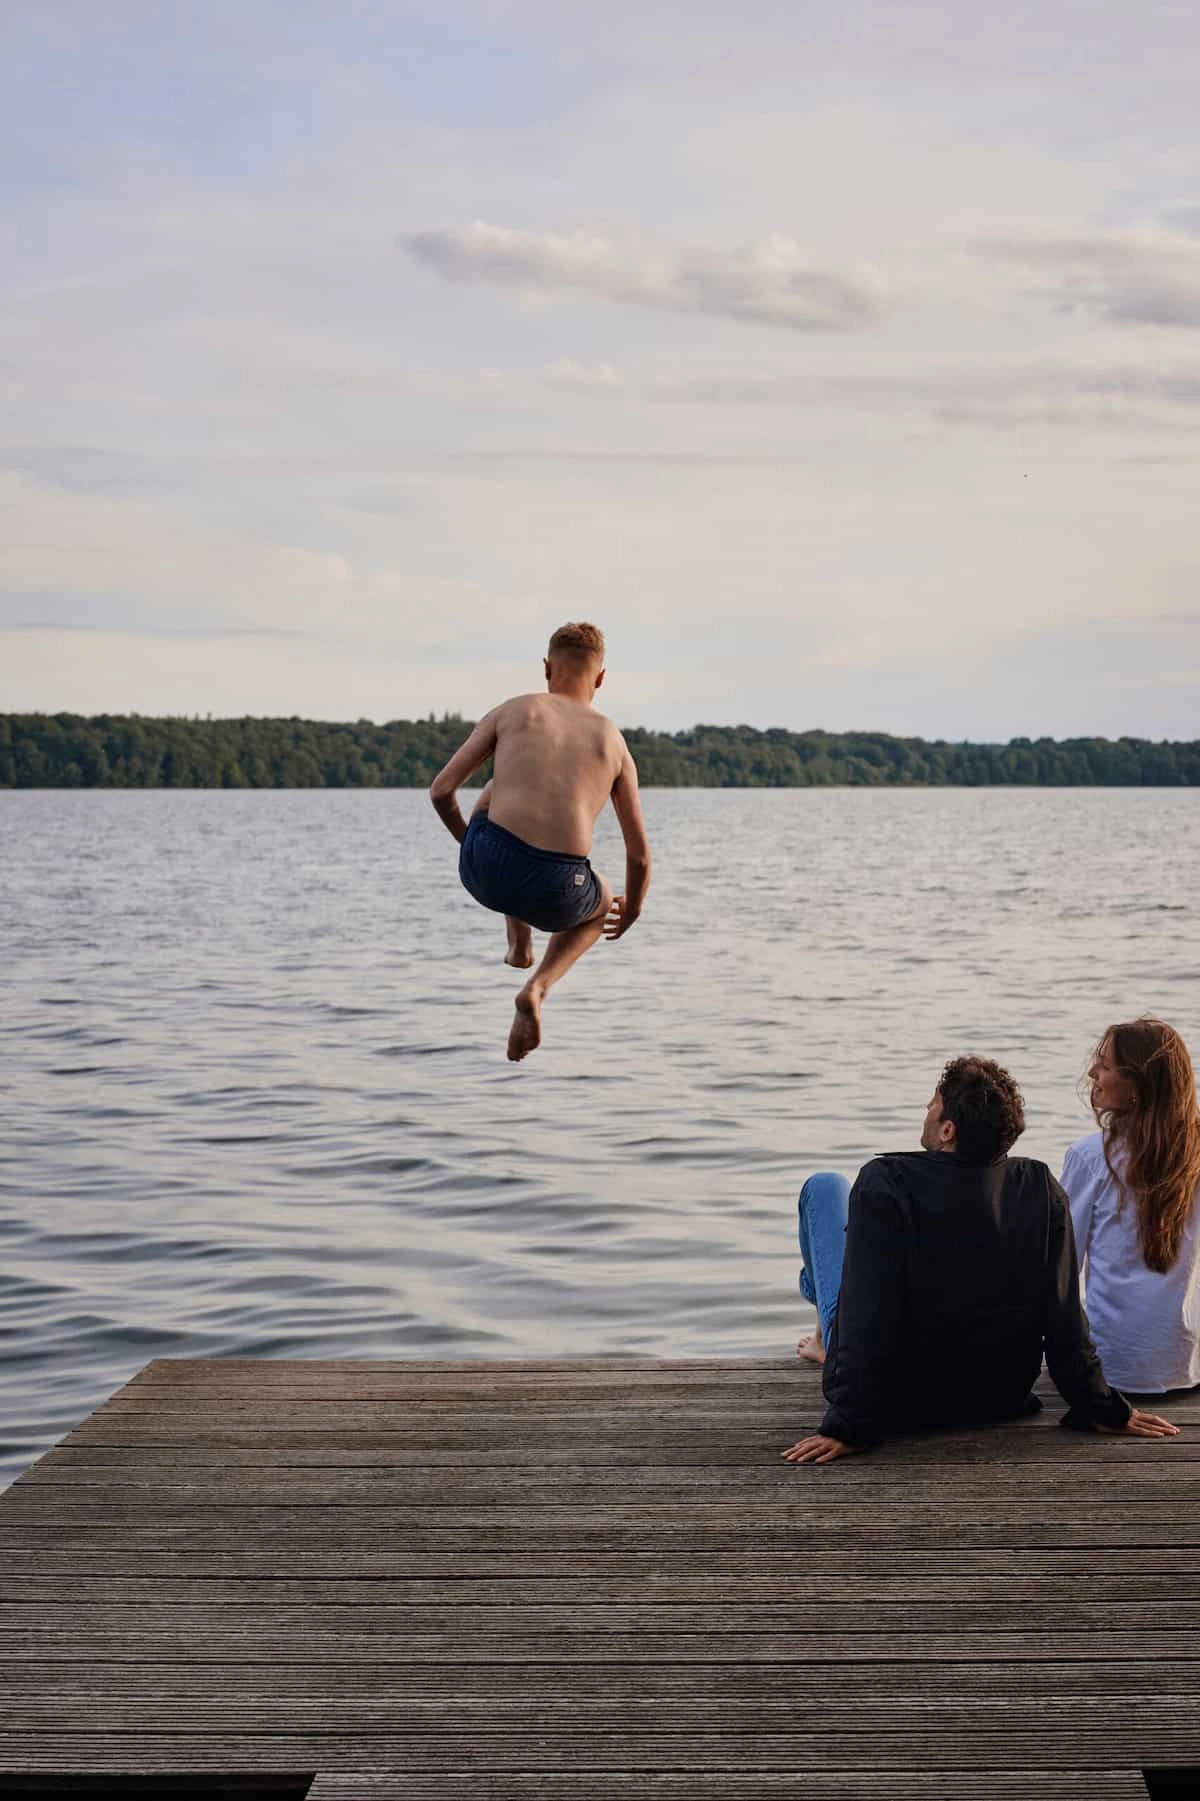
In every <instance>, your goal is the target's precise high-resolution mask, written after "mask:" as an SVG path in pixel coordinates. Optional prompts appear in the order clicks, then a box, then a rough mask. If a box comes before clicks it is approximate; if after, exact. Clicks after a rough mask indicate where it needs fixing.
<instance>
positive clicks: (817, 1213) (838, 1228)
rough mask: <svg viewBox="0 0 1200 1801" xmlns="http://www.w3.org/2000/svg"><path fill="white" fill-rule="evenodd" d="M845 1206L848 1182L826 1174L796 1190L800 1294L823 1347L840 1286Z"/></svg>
mask: <svg viewBox="0 0 1200 1801" xmlns="http://www.w3.org/2000/svg"><path fill="white" fill-rule="evenodd" d="M849 1203H850V1184H849V1182H847V1180H846V1178H845V1176H838V1175H834V1174H833V1173H832V1172H831V1171H828V1170H826V1171H823V1172H822V1173H821V1174H820V1175H817V1176H810V1177H809V1178H808V1181H807V1182H806V1183H805V1184H804V1187H803V1188H802V1189H801V1190H800V1200H799V1203H798V1207H799V1215H800V1258H801V1265H802V1267H801V1270H800V1293H801V1294H802V1295H803V1296H804V1298H805V1300H806V1301H810V1302H811V1303H812V1305H813V1306H814V1307H815V1308H816V1310H817V1319H818V1320H819V1321H820V1324H821V1338H822V1341H823V1342H824V1343H825V1344H828V1343H829V1328H830V1326H831V1325H832V1324H833V1316H834V1314H835V1313H836V1312H837V1304H838V1292H839V1290H840V1289H841V1286H842V1258H843V1257H844V1255H845V1252H846V1218H847V1215H848V1213H849Z"/></svg>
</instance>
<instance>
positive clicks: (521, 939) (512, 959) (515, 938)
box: [504, 926, 533, 969]
mask: <svg viewBox="0 0 1200 1801" xmlns="http://www.w3.org/2000/svg"><path fill="white" fill-rule="evenodd" d="M504 961H505V962H506V963H507V964H508V965H509V967H510V969H532V968H533V933H532V932H531V931H530V930H529V927H528V926H526V927H525V930H524V931H523V932H514V931H513V929H512V927H511V926H510V927H509V929H508V950H507V952H506V953H505V957H504Z"/></svg>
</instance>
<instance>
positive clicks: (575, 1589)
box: [0, 1360, 1200, 1801]
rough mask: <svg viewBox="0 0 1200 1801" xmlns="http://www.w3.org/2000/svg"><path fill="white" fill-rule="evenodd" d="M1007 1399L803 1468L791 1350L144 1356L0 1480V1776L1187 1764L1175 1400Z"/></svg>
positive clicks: (1190, 1460)
mask: <svg viewBox="0 0 1200 1801" xmlns="http://www.w3.org/2000/svg"><path fill="white" fill-rule="evenodd" d="M1046 1395H1047V1401H1048V1409H1047V1411H1046V1412H1044V1413H1043V1414H1041V1415H1038V1416H1036V1417H1033V1418H1030V1419H1026V1420H1021V1421H1019V1422H1014V1423H1011V1424H1005V1425H1000V1426H996V1427H994V1428H991V1429H982V1428H976V1429H973V1430H970V1431H963V1432H961V1433H946V1434H925V1435H921V1436H913V1437H910V1438H906V1439H903V1440H897V1441H895V1442H893V1443H890V1444H888V1445H886V1446H884V1447H882V1448H881V1449H880V1450H878V1451H877V1452H875V1453H873V1454H872V1455H871V1456H870V1457H865V1458H861V1459H848V1460H846V1461H844V1462H841V1463H838V1464H836V1465H833V1466H830V1467H828V1468H825V1469H814V1468H811V1467H810V1468H793V1467H791V1466H789V1465H786V1464H783V1463H782V1462H781V1460H780V1457H779V1453H780V1451H781V1450H782V1448H783V1447H784V1446H785V1445H786V1444H788V1443H790V1442H791V1441H792V1440H793V1439H794V1438H795V1437H797V1436H799V1435H800V1434H801V1433H802V1432H803V1431H805V1430H808V1429H812V1428H813V1427H815V1425H816V1423H817V1421H818V1419H819V1417H820V1412H821V1402H820V1395H819V1382H818V1377H817V1373H816V1372H815V1371H813V1370H812V1369H811V1368H810V1367H809V1366H807V1365H803V1364H799V1363H797V1362H796V1361H795V1360H786V1361H785V1360H775V1361H769V1362H768V1361H761V1362H749V1361H745V1362H737V1363H701V1362H694V1361H689V1362H678V1363H656V1362H652V1361H637V1360H604V1361H599V1360H597V1361H590V1362H589V1361H577V1360H576V1361H562V1362H555V1363H504V1364H461V1363H447V1362H436V1363H408V1362H395V1363H387V1362H381V1361H377V1360H376V1361H372V1362H345V1363H318V1364H299V1363H289V1362H255V1361H234V1360H226V1361H216V1362H212V1361H204V1362H201V1361H186V1362H185V1361H159V1362H155V1363H152V1364H150V1365H148V1366H147V1368H146V1369H145V1370H143V1371H142V1372H141V1373H140V1375H139V1376H137V1377H136V1378H135V1379H134V1380H133V1381H132V1382H131V1383H129V1384H128V1385H127V1386H126V1387H125V1388H124V1389H123V1390H121V1391H120V1393H119V1394H118V1395H116V1396H114V1397H113V1398H112V1400H111V1401H109V1402H107V1403H106V1404H105V1405H104V1406H102V1407H100V1408H99V1409H97V1411H96V1412H95V1413H94V1414H92V1415H91V1416H90V1418H89V1419H87V1420H85V1421H84V1422H82V1424H81V1425H80V1426H79V1427H78V1428H77V1429H76V1430H75V1431H74V1432H72V1433H71V1434H70V1435H69V1436H68V1437H67V1438H66V1439H65V1440H64V1441H63V1443H62V1444H61V1445H60V1446H58V1447H56V1448H55V1450H53V1451H52V1452H50V1453H49V1454H48V1455H47V1456H46V1457H44V1458H43V1459H42V1460H41V1462H40V1463H38V1464H37V1465H35V1466H34V1468H33V1469H32V1470H30V1471H28V1472H27V1473H26V1474H25V1476H23V1477H22V1478H21V1479H20V1480H19V1481H18V1482H17V1483H16V1484H15V1485H14V1486H13V1488H11V1489H10V1490H9V1491H8V1492H7V1494H5V1495H4V1496H2V1497H0V1570H2V1572H3V1574H2V1576H0V1793H4V1794H8V1793H13V1794H16V1793H19V1789H18V1787H17V1786H16V1780H15V1779H16V1778H17V1776H18V1775H19V1774H21V1773H25V1774H28V1775H29V1776H30V1777H31V1779H32V1778H34V1777H35V1776H37V1775H38V1773H40V1782H39V1784H38V1788H37V1792H39V1793H42V1794H49V1793H53V1792H54V1789H55V1779H56V1776H58V1775H61V1776H62V1786H61V1792H62V1793H64V1794H65V1793H68V1792H71V1791H70V1789H69V1787H68V1785H67V1778H68V1776H69V1774H70V1773H72V1772H75V1773H82V1772H105V1771H107V1772H113V1773H114V1780H116V1775H117V1773H122V1772H123V1773H126V1774H132V1773H135V1772H141V1773H143V1774H144V1775H146V1776H147V1777H151V1778H152V1777H154V1776H155V1775H161V1776H162V1777H164V1778H166V1777H168V1776H170V1775H176V1774H178V1773H180V1772H191V1773H195V1774H197V1775H198V1774H199V1773H202V1772H212V1773H221V1774H229V1773H238V1772H241V1773H245V1774H246V1775H251V1774H253V1773H256V1772H257V1773H259V1774H261V1775H263V1776H264V1777H265V1776H270V1775H275V1776H284V1775H289V1774H291V1775H305V1774H306V1773H307V1774H308V1775H311V1774H312V1773H314V1772H315V1773H316V1779H315V1781H314V1784H313V1787H312V1790H311V1795H312V1798H313V1801H351V1798H352V1797H358V1796H361V1797H363V1801H402V1798H403V1801H449V1798H450V1797H460V1796H463V1795H465V1794H468V1793H469V1794H470V1795H471V1797H472V1801H500V1798H501V1797H504V1798H505V1801H524V1798H525V1797H528V1798H529V1801H568V1796H569V1797H570V1801H633V1798H634V1797H639V1798H640V1797H643V1796H645V1797H650V1798H651V1801H653V1798H654V1797H661V1798H662V1801H692V1798H695V1801H751V1798H752V1797H763V1798H764V1801H767V1798H778V1801H783V1798H784V1797H787V1798H792V1797H805V1798H807V1801H821V1798H824V1801H868V1797H872V1798H874V1797H882V1798H883V1801H910V1798H911V1801H917V1797H921V1798H923V1801H960V1798H962V1801H967V1798H970V1797H992V1796H994V1797H996V1801H1018V1798H1020V1801H1026V1798H1028V1801H1033V1797H1037V1798H1038V1801H1042V1798H1043V1797H1044V1798H1045V1801H1053V1797H1055V1796H1061V1797H1064V1798H1065V1801H1133V1798H1134V1797H1137V1796H1143V1795H1144V1794H1145V1785H1144V1783H1143V1781H1142V1778H1141V1776H1140V1774H1139V1770H1140V1768H1142V1767H1147V1766H1153V1767H1157V1768H1166V1769H1178V1770H1183V1769H1188V1768H1193V1769H1195V1768H1200V1397H1195V1396H1191V1397H1181V1398H1180V1399H1179V1400H1178V1401H1176V1402H1173V1403H1171V1404H1168V1405H1167V1406H1166V1407H1165V1408H1164V1411H1166V1412H1168V1413H1170V1414H1171V1416H1172V1417H1174V1418H1176V1419H1178V1420H1179V1421H1181V1422H1188V1423H1189V1424H1190V1425H1191V1426H1192V1428H1193V1429H1192V1430H1191V1431H1188V1430H1186V1429H1185V1434H1184V1436H1183V1438H1182V1439H1181V1440H1179V1441H1177V1442H1176V1443H1174V1444H1160V1443H1148V1444H1145V1445H1139V1444H1137V1443H1135V1442H1134V1441H1131V1440H1124V1439H1117V1438H1109V1437H1097V1438H1091V1437H1081V1436H1078V1435H1075V1434H1069V1433H1064V1432H1062V1431H1061V1430H1060V1429H1059V1427H1058V1425H1057V1423H1056V1419H1057V1413H1058V1412H1059V1411H1060V1409H1059V1408H1058V1407H1057V1406H1056V1405H1055V1404H1054V1403H1053V1398H1052V1396H1051V1395H1050V1392H1049V1390H1047V1391H1046ZM6 1773H7V1774H6ZM31 1792H32V1791H31ZM76 1792H77V1791H76ZM1197 1792H1198V1793H1200V1778H1198V1789H1197Z"/></svg>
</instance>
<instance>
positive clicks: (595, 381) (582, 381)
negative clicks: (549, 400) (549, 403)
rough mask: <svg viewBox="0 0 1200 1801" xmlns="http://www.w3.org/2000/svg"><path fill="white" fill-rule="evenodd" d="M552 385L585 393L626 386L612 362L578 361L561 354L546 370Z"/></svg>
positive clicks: (609, 390)
mask: <svg viewBox="0 0 1200 1801" xmlns="http://www.w3.org/2000/svg"><path fill="white" fill-rule="evenodd" d="M546 380H547V381H548V382H549V383H550V385H551V387H555V388H575V389H579V390H581V391H582V392H584V393H595V391H596V390H597V389H599V390H600V391H601V392H604V391H606V390H607V391H608V392H614V391H615V390H617V389H619V388H623V387H624V385H625V384H624V382H623V380H622V379H621V376H620V375H619V374H618V373H617V371H616V369H614V368H613V365H612V364H611V363H577V362H576V361H575V359H574V357H569V356H560V357H557V358H556V359H555V360H554V362H552V363H551V364H550V365H549V367H548V368H547V370H546Z"/></svg>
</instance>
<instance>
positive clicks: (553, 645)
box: [546, 619, 604, 663]
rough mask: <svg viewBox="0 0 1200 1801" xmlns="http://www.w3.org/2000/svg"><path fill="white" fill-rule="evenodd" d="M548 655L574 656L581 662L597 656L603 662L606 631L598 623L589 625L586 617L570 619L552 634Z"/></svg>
mask: <svg viewBox="0 0 1200 1801" xmlns="http://www.w3.org/2000/svg"><path fill="white" fill-rule="evenodd" d="M546 655H547V657H555V656H566V657H572V658H574V659H575V660H576V661H578V662H581V663H582V662H583V661H584V659H585V658H587V657H595V658H596V660H597V661H598V662H600V663H602V662H603V661H604V633H603V632H602V631H601V630H600V627H599V626H598V625H589V624H588V622H587V620H586V619H578V620H570V621H569V622H568V623H567V624H566V625H560V626H559V628H558V630H557V631H556V632H554V633H553V634H552V636H551V639H550V644H549V647H548V649H547V651H546Z"/></svg>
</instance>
